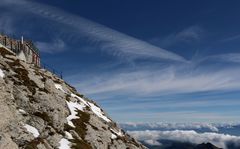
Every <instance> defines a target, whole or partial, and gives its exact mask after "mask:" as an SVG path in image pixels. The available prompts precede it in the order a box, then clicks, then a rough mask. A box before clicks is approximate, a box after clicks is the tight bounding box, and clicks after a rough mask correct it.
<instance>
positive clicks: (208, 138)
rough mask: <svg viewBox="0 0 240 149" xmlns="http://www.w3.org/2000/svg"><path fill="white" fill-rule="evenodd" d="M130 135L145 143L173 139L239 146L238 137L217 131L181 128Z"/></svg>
mask: <svg viewBox="0 0 240 149" xmlns="http://www.w3.org/2000/svg"><path fill="white" fill-rule="evenodd" d="M127 133H129V134H130V135H132V136H133V137H134V138H136V139H137V140H140V141H144V140H147V142H145V143H150V145H153V144H151V143H154V144H156V143H159V144H160V142H158V140H161V139H164V140H174V141H180V142H190V143H194V144H201V143H207V142H210V143H212V144H213V145H215V146H217V147H221V148H224V149H227V145H228V144H229V143H233V144H234V145H235V146H239V147H240V137H238V136H231V135H227V134H218V133H212V132H211V133H208V132H205V133H197V132H196V131H183V130H174V131H149V130H145V131H128V132H127Z"/></svg>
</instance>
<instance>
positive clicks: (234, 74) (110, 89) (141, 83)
mask: <svg viewBox="0 0 240 149" xmlns="http://www.w3.org/2000/svg"><path fill="white" fill-rule="evenodd" d="M177 67H179V66H173V67H171V68H168V69H159V70H156V69H154V68H149V69H146V70H141V69H140V70H136V71H134V72H130V71H128V70H126V71H122V72H120V73H119V72H117V73H109V74H107V75H106V74H103V75H101V74H98V76H95V78H92V77H91V79H86V78H85V80H81V81H80V82H81V84H78V83H76V82H73V84H74V83H75V84H74V85H75V86H76V87H78V89H79V90H80V91H82V92H84V93H87V94H91V95H100V94H106V93H108V95H110V94H115V95H119V94H120V95H130V96H135V97H139V96H150V95H151V96H154V95H166V94H176V93H192V92H204V91H222V90H225V91H227V90H239V88H240V84H239V81H240V77H239V75H238V74H239V73H240V69H237V68H232V69H230V68H229V69H222V70H217V71H216V70H194V69H191V68H190V69H189V68H183V69H179V68H177ZM71 79H72V80H76V78H75V79H74V78H71Z"/></svg>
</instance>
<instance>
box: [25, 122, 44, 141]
mask: <svg viewBox="0 0 240 149" xmlns="http://www.w3.org/2000/svg"><path fill="white" fill-rule="evenodd" d="M23 127H24V128H26V129H27V131H28V132H30V133H32V134H33V136H34V137H35V138H37V137H38V136H39V135H40V134H39V132H38V130H37V129H36V128H35V127H33V126H30V125H28V124H25V125H24V126H23Z"/></svg>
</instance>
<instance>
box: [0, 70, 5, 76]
mask: <svg viewBox="0 0 240 149" xmlns="http://www.w3.org/2000/svg"><path fill="white" fill-rule="evenodd" d="M0 77H1V78H3V77H4V73H3V71H2V69H0Z"/></svg>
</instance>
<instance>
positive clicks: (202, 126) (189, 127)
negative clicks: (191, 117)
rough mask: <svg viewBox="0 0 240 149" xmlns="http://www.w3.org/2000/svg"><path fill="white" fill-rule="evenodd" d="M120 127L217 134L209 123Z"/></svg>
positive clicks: (139, 124) (144, 124)
mask: <svg viewBox="0 0 240 149" xmlns="http://www.w3.org/2000/svg"><path fill="white" fill-rule="evenodd" d="M121 126H122V127H123V128H124V129H126V130H129V129H138V128H140V129H141V128H144V129H151V130H153V129H154V130H158V129H163V130H172V129H177V130H201V129H208V130H209V131H213V132H218V131H219V130H218V128H217V127H216V126H215V125H214V124H209V123H161V122H159V123H133V122H130V123H122V124H121Z"/></svg>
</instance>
